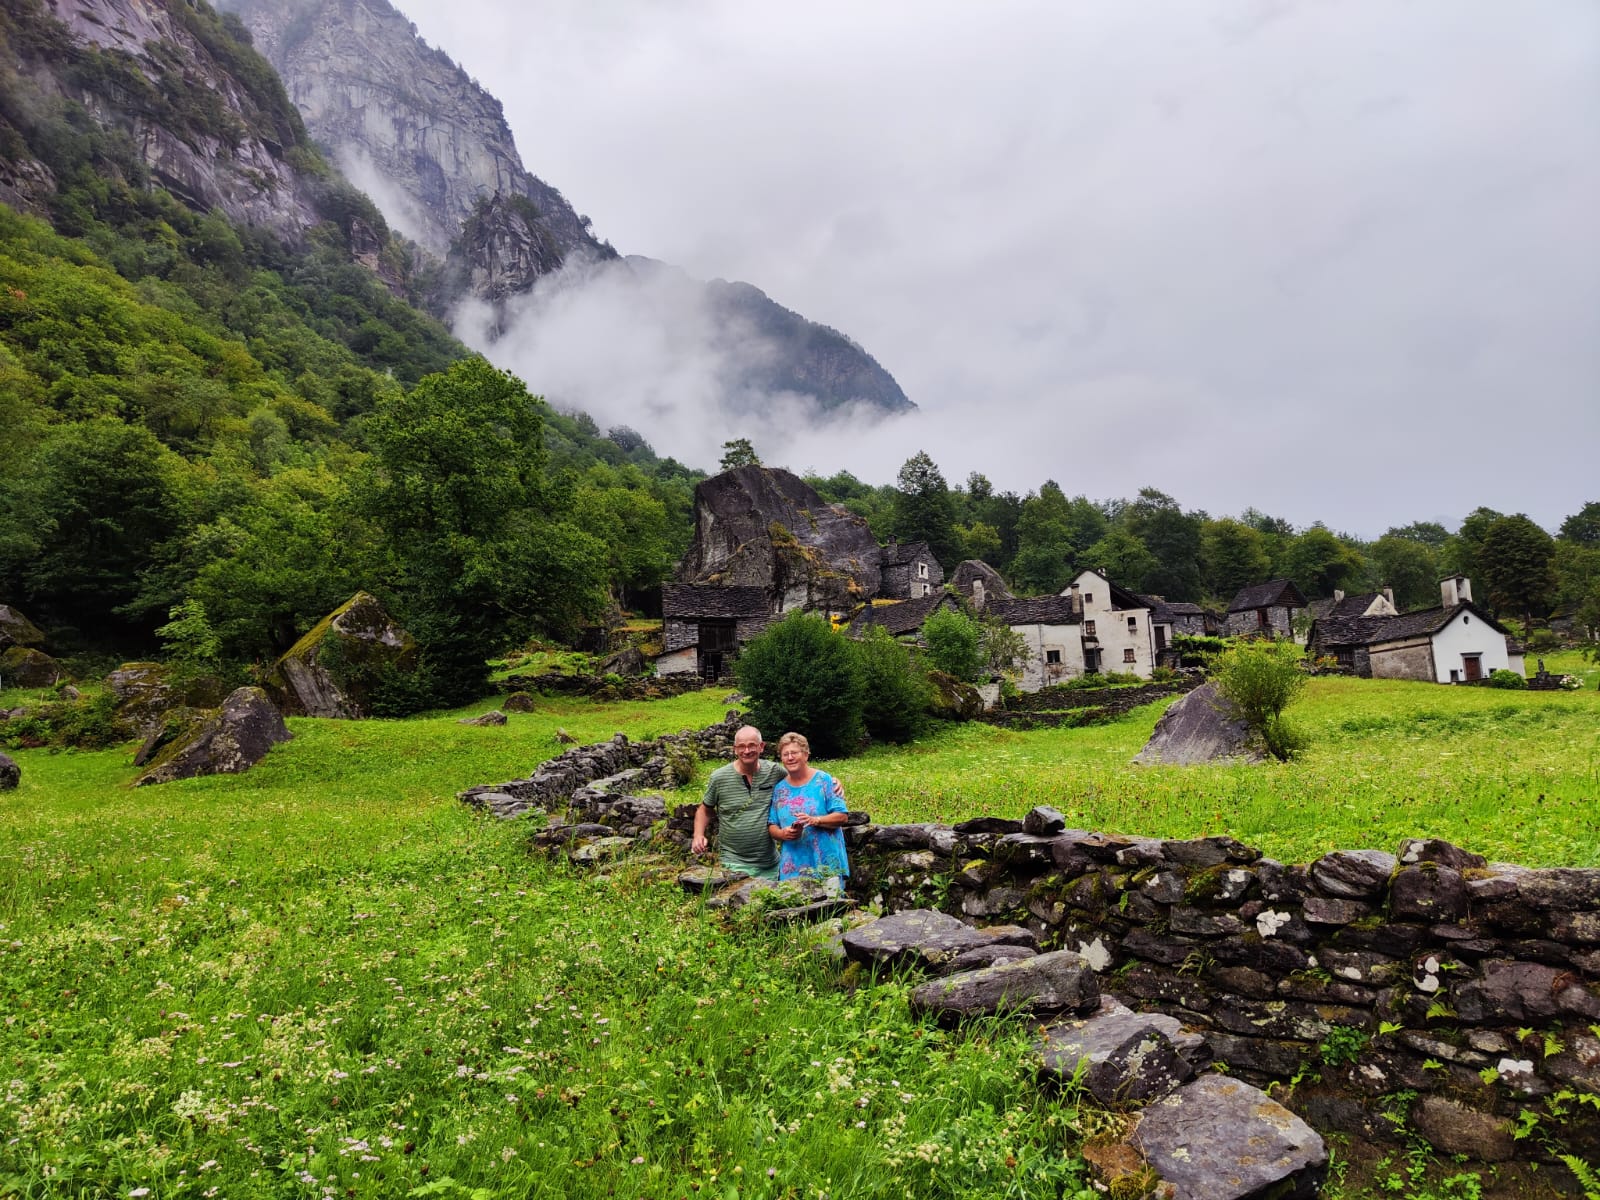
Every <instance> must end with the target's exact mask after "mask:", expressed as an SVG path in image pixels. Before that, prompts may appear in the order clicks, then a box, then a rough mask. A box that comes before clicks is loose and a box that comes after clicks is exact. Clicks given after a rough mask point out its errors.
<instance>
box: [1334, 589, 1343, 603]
mask: <svg viewBox="0 0 1600 1200" xmlns="http://www.w3.org/2000/svg"><path fill="white" fill-rule="evenodd" d="M1343 599H1344V589H1343V588H1334V589H1333V602H1334V603H1335V604H1337V603H1339V601H1341V600H1343Z"/></svg>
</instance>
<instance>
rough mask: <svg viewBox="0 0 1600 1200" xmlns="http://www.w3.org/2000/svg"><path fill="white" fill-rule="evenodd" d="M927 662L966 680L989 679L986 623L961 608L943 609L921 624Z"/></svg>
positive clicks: (937, 668) (933, 666)
mask: <svg viewBox="0 0 1600 1200" xmlns="http://www.w3.org/2000/svg"><path fill="white" fill-rule="evenodd" d="M922 637H923V640H924V641H925V642H927V644H928V655H927V657H928V664H929V666H931V667H932V668H933V669H934V670H935V671H943V672H944V673H945V674H946V675H954V676H955V677H956V678H957V679H960V680H964V681H965V682H967V683H982V682H984V681H985V680H986V679H988V670H987V668H988V662H987V658H986V656H985V654H984V634H983V626H982V625H981V624H979V623H978V622H977V621H975V620H973V619H972V618H971V617H969V616H968V615H967V614H966V613H964V612H962V611H961V610H960V609H955V608H941V609H939V611H938V612H936V613H934V614H933V615H932V616H931V617H929V618H928V619H927V620H926V621H924V622H923V623H922Z"/></svg>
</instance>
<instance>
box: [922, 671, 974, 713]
mask: <svg viewBox="0 0 1600 1200" xmlns="http://www.w3.org/2000/svg"><path fill="white" fill-rule="evenodd" d="M928 682H929V683H931V684H933V696H932V699H931V700H930V701H929V704H928V707H929V708H930V709H932V710H933V715H934V716H936V717H939V718H941V719H942V720H946V721H972V720H976V719H977V718H978V717H981V716H983V694H982V693H981V692H979V691H978V689H977V688H976V687H974V686H973V685H972V684H970V683H966V682H963V681H962V680H960V679H957V678H956V677H955V676H954V675H946V674H945V673H944V672H943V671H929V672H928Z"/></svg>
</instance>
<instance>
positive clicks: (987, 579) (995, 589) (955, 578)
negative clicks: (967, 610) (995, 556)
mask: <svg viewBox="0 0 1600 1200" xmlns="http://www.w3.org/2000/svg"><path fill="white" fill-rule="evenodd" d="M950 586H951V587H952V588H954V589H955V590H956V591H957V592H959V593H961V595H963V596H965V597H966V598H967V600H968V601H969V602H970V603H971V604H972V607H973V608H975V609H979V610H981V609H982V608H983V606H984V605H985V604H987V603H988V602H989V601H990V600H1010V599H1012V598H1013V597H1012V595H1011V589H1010V588H1008V587H1007V586H1006V581H1005V580H1004V579H1003V578H1001V576H1000V572H999V571H996V570H995V569H994V568H993V567H991V566H990V565H989V564H988V563H986V562H984V561H983V560H982V559H981V558H969V559H967V560H966V561H965V562H963V563H962V564H961V565H960V566H958V567H957V568H956V569H955V573H954V574H952V575H951V576H950Z"/></svg>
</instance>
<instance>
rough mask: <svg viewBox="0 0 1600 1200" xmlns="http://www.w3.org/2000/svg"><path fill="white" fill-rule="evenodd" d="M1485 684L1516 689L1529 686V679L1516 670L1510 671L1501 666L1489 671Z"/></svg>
mask: <svg viewBox="0 0 1600 1200" xmlns="http://www.w3.org/2000/svg"><path fill="white" fill-rule="evenodd" d="M1484 685H1485V686H1486V687H1492V688H1509V689H1511V690H1513V691H1515V690H1516V689H1517V688H1525V687H1527V686H1528V681H1527V680H1526V679H1524V678H1523V677H1522V676H1521V675H1518V674H1517V673H1516V672H1515V671H1508V670H1506V669H1505V668H1504V667H1500V668H1498V669H1496V670H1493V671H1490V672H1489V678H1488V679H1487V680H1485V681H1484Z"/></svg>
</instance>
